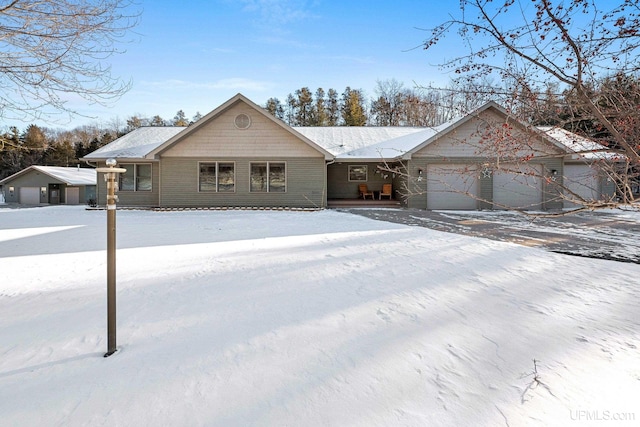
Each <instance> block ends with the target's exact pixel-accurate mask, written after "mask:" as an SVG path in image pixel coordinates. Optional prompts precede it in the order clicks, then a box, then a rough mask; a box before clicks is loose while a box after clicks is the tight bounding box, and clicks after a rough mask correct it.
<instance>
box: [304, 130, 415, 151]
mask: <svg viewBox="0 0 640 427" xmlns="http://www.w3.org/2000/svg"><path fill="white" fill-rule="evenodd" d="M293 129H295V130H296V131H297V132H298V133H300V134H302V135H304V136H305V137H307V138H308V139H310V140H311V141H313V142H315V143H316V144H318V145H319V146H321V147H322V148H324V149H325V150H327V151H328V152H330V153H331V154H333V155H334V156H340V155H341V154H344V153H347V152H350V151H353V150H357V149H361V148H364V147H368V146H371V145H372V144H377V143H380V142H383V141H387V140H392V139H396V138H399V137H402V136H406V135H410V134H414V133H417V132H420V131H423V130H424V129H425V128H420V127H374V126H371V127H358V126H335V127H334V126H328V127H326V126H323V127H294V128H293ZM393 157H395V156H393Z"/></svg>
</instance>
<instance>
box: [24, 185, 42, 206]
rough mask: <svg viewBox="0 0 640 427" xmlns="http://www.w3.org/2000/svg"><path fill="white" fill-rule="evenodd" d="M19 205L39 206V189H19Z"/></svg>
mask: <svg viewBox="0 0 640 427" xmlns="http://www.w3.org/2000/svg"><path fill="white" fill-rule="evenodd" d="M20 203H22V204H25V205H37V204H40V189H39V188H38V187H20Z"/></svg>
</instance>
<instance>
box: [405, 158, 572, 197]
mask: <svg viewBox="0 0 640 427" xmlns="http://www.w3.org/2000/svg"><path fill="white" fill-rule="evenodd" d="M486 161H487V160H486V159H483V158H478V157H451V158H446V159H443V158H427V157H422V158H416V159H412V160H411V161H410V162H409V165H408V167H407V173H409V174H410V177H409V178H408V182H409V184H408V185H409V188H410V191H409V192H408V196H409V197H408V198H407V206H408V207H410V208H415V209H427V208H428V207H427V196H426V192H427V191H428V189H427V183H426V180H425V179H424V178H423V180H422V181H418V180H417V177H418V170H420V169H422V170H423V174H424V171H426V170H427V169H428V165H430V164H461V165H469V166H470V167H472V165H477V167H476V172H477V174H478V175H477V176H478V199H479V200H478V209H492V207H493V206H492V201H493V200H494V197H495V194H494V191H495V190H494V185H493V173H491V174H489V175H488V176H485V175H483V174H482V169H483V164H484V163H485V162H486ZM533 163H535V164H536V165H537V166H541V167H542V170H543V171H546V172H548V171H551V170H554V169H555V170H557V171H558V174H562V159H561V158H555V157H554V158H547V159H536V160H535V161H534V162H533ZM559 191H560V188H559V187H558V186H557V185H555V184H554V183H553V182H551V183H547V182H546V181H545V182H544V183H543V187H542V192H543V194H542V208H543V209H551V210H553V209H562V199H561V198H560V197H559Z"/></svg>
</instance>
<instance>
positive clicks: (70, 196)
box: [65, 187, 80, 205]
mask: <svg viewBox="0 0 640 427" xmlns="http://www.w3.org/2000/svg"><path fill="white" fill-rule="evenodd" d="M65 196H66V198H65V200H66V201H67V202H66V203H67V205H78V204H80V188H79V187H67V192H66V195H65Z"/></svg>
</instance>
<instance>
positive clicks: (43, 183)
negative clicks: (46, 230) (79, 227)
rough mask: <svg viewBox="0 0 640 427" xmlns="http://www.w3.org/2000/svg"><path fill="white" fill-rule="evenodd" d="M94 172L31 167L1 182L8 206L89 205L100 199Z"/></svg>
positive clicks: (90, 169) (78, 168) (57, 167)
mask: <svg viewBox="0 0 640 427" xmlns="http://www.w3.org/2000/svg"><path fill="white" fill-rule="evenodd" d="M96 180H97V174H96V171H95V169H92V168H81V167H75V168H67V167H59V166H29V167H28V168H26V169H23V170H21V171H20V172H17V173H15V174H13V175H11V176H8V177H6V178H5V179H3V180H1V181H0V186H1V187H2V194H3V196H4V200H5V202H6V203H20V204H24V205H42V204H51V205H58V204H65V205H78V204H85V203H89V202H91V201H92V200H95V198H96Z"/></svg>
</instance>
